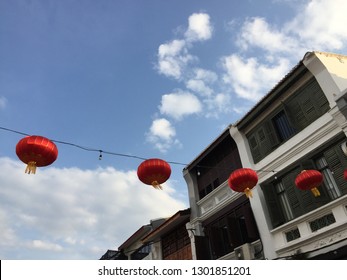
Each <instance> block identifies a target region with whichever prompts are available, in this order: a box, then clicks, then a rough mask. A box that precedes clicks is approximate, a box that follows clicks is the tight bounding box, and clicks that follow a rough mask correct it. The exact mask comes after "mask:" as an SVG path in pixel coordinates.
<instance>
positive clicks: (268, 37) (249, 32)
mask: <svg viewBox="0 0 347 280" xmlns="http://www.w3.org/2000/svg"><path fill="white" fill-rule="evenodd" d="M237 44H238V45H239V46H240V47H241V48H242V49H243V50H247V49H248V48H249V47H259V48H262V49H265V50H267V51H268V52H275V53H276V52H280V53H285V52H293V51H298V46H297V40H296V39H294V38H291V37H290V36H287V35H286V34H285V33H283V32H282V31H281V30H277V29H276V28H275V27H272V26H270V25H269V24H268V23H267V21H266V19H264V18H259V17H255V18H252V19H248V20H246V22H245V23H244V24H243V26H242V28H241V32H240V34H239V38H238V41H237Z"/></svg>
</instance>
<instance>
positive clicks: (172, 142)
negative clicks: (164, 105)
mask: <svg viewBox="0 0 347 280" xmlns="http://www.w3.org/2000/svg"><path fill="white" fill-rule="evenodd" d="M175 136H176V130H175V128H174V127H173V126H172V124H171V123H170V122H169V121H168V120H167V119H165V118H160V119H155V120H154V121H153V122H152V125H151V127H150V129H149V132H147V141H148V142H150V143H152V144H154V147H155V148H156V149H157V150H159V151H160V152H162V153H165V152H167V151H168V150H169V149H170V148H172V146H179V147H180V146H181V143H180V142H179V141H178V140H177V139H176V138H175Z"/></svg>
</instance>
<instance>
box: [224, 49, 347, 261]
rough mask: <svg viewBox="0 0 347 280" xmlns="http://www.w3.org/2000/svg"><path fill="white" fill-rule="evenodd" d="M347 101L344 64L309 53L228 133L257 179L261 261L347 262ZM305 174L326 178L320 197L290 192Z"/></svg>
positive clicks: (340, 59)
mask: <svg viewBox="0 0 347 280" xmlns="http://www.w3.org/2000/svg"><path fill="white" fill-rule="evenodd" d="M346 97H347V57H346V56H343V55H337V54H331V53H322V52H309V53H307V54H306V55H305V56H304V57H303V59H302V60H301V61H300V62H299V63H298V64H297V65H296V66H295V67H294V68H293V69H292V71H291V72H290V73H288V75H287V76H286V77H285V78H284V79H283V80H282V81H281V82H280V83H279V84H278V85H277V86H276V87H275V88H274V89H273V90H272V91H271V92H270V93H269V94H267V95H266V96H265V97H264V98H263V99H262V100H261V101H260V102H259V103H258V104H257V105H256V106H255V107H254V108H253V109H252V110H251V111H250V112H249V113H248V114H247V115H246V116H245V117H244V118H242V119H241V120H240V121H238V122H237V123H236V124H234V125H232V126H231V127H230V134H231V136H232V137H233V139H235V141H236V143H237V146H238V149H239V152H240V154H242V157H241V160H242V164H243V166H247V167H250V168H253V169H254V170H257V172H258V176H259V181H258V186H257V188H256V190H255V192H254V193H255V195H254V197H253V199H252V200H251V205H252V209H253V212H254V214H255V219H256V221H257V224H258V229H259V233H260V236H261V240H262V242H263V247H264V254H265V257H266V258H269V259H275V258H328V253H329V252H334V254H332V255H331V256H330V257H331V258H347V250H346V245H347V181H346V180H345V178H344V170H345V169H346V168H347V156H346V154H347V152H346V151H347V150H346V148H345V147H346V140H347V139H346V135H347V122H346V108H347V107H346ZM308 169H315V170H318V171H320V172H321V173H322V174H323V177H324V181H323V184H322V185H321V186H320V187H319V190H320V193H321V195H320V196H318V197H314V196H313V195H312V193H311V192H310V191H302V190H299V189H298V188H296V186H295V183H294V181H295V178H296V176H297V175H298V174H299V173H300V172H302V171H303V170H308ZM255 210H256V211H255ZM260 210H261V211H260Z"/></svg>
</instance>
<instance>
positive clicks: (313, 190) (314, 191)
mask: <svg viewBox="0 0 347 280" xmlns="http://www.w3.org/2000/svg"><path fill="white" fill-rule="evenodd" d="M311 192H312V193H313V195H314V196H315V197H317V196H320V192H319V190H318V189H317V188H316V187H315V188H312V189H311Z"/></svg>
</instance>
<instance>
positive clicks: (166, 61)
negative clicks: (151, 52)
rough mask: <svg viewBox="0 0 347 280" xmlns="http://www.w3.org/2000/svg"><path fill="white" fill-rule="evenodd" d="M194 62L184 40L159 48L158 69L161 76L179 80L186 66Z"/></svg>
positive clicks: (174, 41)
mask: <svg viewBox="0 0 347 280" xmlns="http://www.w3.org/2000/svg"><path fill="white" fill-rule="evenodd" d="M192 60H194V57H193V56H192V55H190V54H189V53H188V51H187V48H186V42H185V41H184V40H173V41H171V42H169V43H166V44H161V45H160V46H159V48H158V64H157V68H158V71H159V73H160V74H163V75H165V76H168V77H171V78H175V79H177V80H179V79H180V78H181V76H182V74H183V71H184V68H185V67H186V65H187V64H188V63H189V62H190V61H192Z"/></svg>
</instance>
